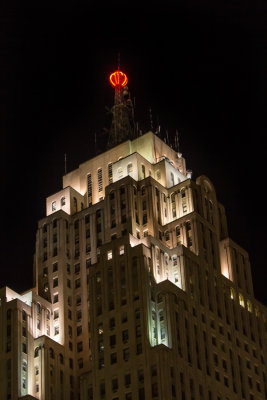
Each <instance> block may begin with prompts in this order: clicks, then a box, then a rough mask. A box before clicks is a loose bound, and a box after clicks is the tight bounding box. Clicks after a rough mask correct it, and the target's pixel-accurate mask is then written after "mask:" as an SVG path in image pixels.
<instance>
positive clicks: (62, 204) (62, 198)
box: [61, 197, 66, 207]
mask: <svg viewBox="0 0 267 400" xmlns="http://www.w3.org/2000/svg"><path fill="white" fill-rule="evenodd" d="M65 204H66V198H65V197H61V207H63V206H65Z"/></svg>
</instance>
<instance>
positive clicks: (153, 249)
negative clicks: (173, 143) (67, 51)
mask: <svg viewBox="0 0 267 400" xmlns="http://www.w3.org/2000/svg"><path fill="white" fill-rule="evenodd" d="M110 80H111V83H112V85H113V86H114V87H115V104H114V114H113V115H114V118H113V125H112V128H111V140H110V143H109V145H110V148H109V149H108V150H107V151H105V152H104V153H102V154H99V155H97V156H95V157H94V158H92V159H90V160H88V161H86V162H84V163H82V164H81V165H80V166H79V167H78V168H77V169H76V170H74V171H72V172H70V173H68V174H66V175H64V176H63V188H62V190H60V191H59V192H57V193H55V194H53V195H52V196H49V197H48V198H47V199H46V217H44V218H43V219H41V220H40V221H39V223H38V231H37V234H36V254H35V264H34V273H35V279H36V287H35V288H34V289H31V290H29V291H27V292H26V293H23V294H18V293H15V292H14V291H12V290H11V289H9V288H6V287H5V288H2V289H1V290H0V300H1V302H0V327H1V335H0V363H1V366H3V368H1V369H0V398H1V400H2V399H3V400H17V399H24V400H30V399H32V400H34V399H39V400H78V399H81V400H103V399H107V400H188V399H190V400H192V399H195V400H240V399H245V400H263V399H265V398H266V397H267V385H266V366H265V362H266V361H265V360H266V359H267V358H266V308H265V307H264V306H263V305H262V304H261V303H259V302H258V301H257V300H256V299H255V298H254V294H253V286H252V280H251V271H250V263H249V257H248V254H247V252H246V251H245V250H244V249H242V248H241V247H240V246H239V245H238V244H236V243H235V242H233V241H232V240H231V239H230V238H229V237H228V229H227V220H226V215H225V210H224V207H223V205H222V204H221V203H219V202H218V200H217V197H216V192H215V189H214V186H213V184H212V182H211V181H210V180H209V179H208V178H207V177H206V176H200V177H198V178H197V179H196V180H193V179H191V172H189V171H188V170H187V169H186V161H185V159H184V158H183V157H182V154H181V153H177V152H176V151H175V150H174V149H172V148H171V147H169V146H168V145H167V144H166V143H165V142H164V141H162V140H161V139H160V138H159V137H158V136H156V135H155V134H154V133H153V132H151V131H150V132H147V133H146V134H144V135H142V136H139V137H135V138H134V136H131V135H132V134H133V132H134V129H133V130H132V125H131V123H132V122H131V121H133V113H132V106H131V103H129V102H128V100H129V98H127V96H124V94H123V93H124V90H125V87H126V86H125V85H126V83H127V77H126V75H125V74H123V73H122V72H121V71H120V70H118V71H116V72H115V73H114V74H112V75H111V78H110ZM114 82H115V84H114ZM123 88H124V89H123ZM129 104H130V105H129ZM117 111H118V114H117ZM118 115H119V116H118ZM131 118H132V119H131ZM122 121H123V122H122Z"/></svg>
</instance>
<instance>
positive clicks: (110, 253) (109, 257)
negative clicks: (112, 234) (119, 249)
mask: <svg viewBox="0 0 267 400" xmlns="http://www.w3.org/2000/svg"><path fill="white" fill-rule="evenodd" d="M107 259H108V260H112V250H108V252H107Z"/></svg>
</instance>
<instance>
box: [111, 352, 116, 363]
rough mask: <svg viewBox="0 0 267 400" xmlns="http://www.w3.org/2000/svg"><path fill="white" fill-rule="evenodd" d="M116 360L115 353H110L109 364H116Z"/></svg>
mask: <svg viewBox="0 0 267 400" xmlns="http://www.w3.org/2000/svg"><path fill="white" fill-rule="evenodd" d="M116 362H117V353H111V354H110V364H116Z"/></svg>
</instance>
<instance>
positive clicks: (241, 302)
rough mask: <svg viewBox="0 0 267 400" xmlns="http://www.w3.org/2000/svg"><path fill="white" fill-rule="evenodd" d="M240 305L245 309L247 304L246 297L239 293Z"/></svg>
mask: <svg viewBox="0 0 267 400" xmlns="http://www.w3.org/2000/svg"><path fill="white" fill-rule="evenodd" d="M238 297H239V304H240V305H241V306H242V307H245V302H244V297H243V295H242V294H241V293H239V296H238Z"/></svg>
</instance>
